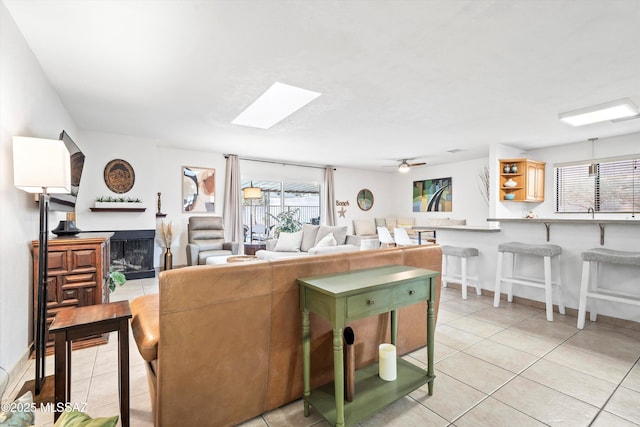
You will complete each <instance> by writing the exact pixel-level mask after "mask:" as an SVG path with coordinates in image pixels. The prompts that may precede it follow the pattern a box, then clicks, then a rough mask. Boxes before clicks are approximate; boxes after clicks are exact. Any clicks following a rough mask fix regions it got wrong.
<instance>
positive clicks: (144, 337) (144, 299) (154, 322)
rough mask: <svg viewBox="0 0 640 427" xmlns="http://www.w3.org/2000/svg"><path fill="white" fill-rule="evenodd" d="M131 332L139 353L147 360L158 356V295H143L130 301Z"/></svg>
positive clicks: (149, 360)
mask: <svg viewBox="0 0 640 427" xmlns="http://www.w3.org/2000/svg"><path fill="white" fill-rule="evenodd" d="M131 314H132V317H131V333H132V334H133V337H134V338H135V339H136V344H137V346H138V350H139V351H140V355H141V356H142V358H143V359H144V360H146V361H147V362H151V361H152V360H155V359H157V358H158V337H160V296H159V294H149V295H143V296H141V297H138V298H136V299H134V300H133V301H131Z"/></svg>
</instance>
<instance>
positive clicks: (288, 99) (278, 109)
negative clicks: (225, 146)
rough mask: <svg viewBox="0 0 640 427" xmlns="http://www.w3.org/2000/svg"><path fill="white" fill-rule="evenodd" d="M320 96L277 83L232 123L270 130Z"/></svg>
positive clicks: (316, 93)
mask: <svg viewBox="0 0 640 427" xmlns="http://www.w3.org/2000/svg"><path fill="white" fill-rule="evenodd" d="M320 95H322V94H321V93H318V92H313V91H310V90H307V89H301V88H299V87H295V86H290V85H287V84H284V83H280V82H275V83H274V84H273V85H271V87H270V88H269V89H267V91H266V92H264V93H263V94H262V95H260V96H259V97H258V99H256V100H255V101H254V102H253V104H251V105H249V106H248V107H247V108H246V109H245V110H244V111H243V112H242V113H240V115H239V116H238V117H236V118H235V119H234V120H233V122H231V123H233V124H235V125H242V126H249V127H254V128H259V129H269V128H270V127H271V126H273V125H275V124H276V123H278V122H280V121H281V120H283V119H285V118H286V117H289V116H290V115H291V114H293V113H295V112H296V111H298V110H299V109H300V108H302V107H304V106H305V105H307V104H308V103H310V102H311V101H313V100H314V99H316V98H317V97H319V96H320Z"/></svg>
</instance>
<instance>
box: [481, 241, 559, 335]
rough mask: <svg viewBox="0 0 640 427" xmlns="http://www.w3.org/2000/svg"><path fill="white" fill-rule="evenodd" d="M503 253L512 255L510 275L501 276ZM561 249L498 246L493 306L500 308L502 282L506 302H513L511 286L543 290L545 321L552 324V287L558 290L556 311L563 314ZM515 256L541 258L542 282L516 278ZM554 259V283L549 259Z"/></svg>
mask: <svg viewBox="0 0 640 427" xmlns="http://www.w3.org/2000/svg"><path fill="white" fill-rule="evenodd" d="M505 252H509V253H511V254H512V264H511V275H510V276H507V275H503V272H502V257H503V255H504V253H505ZM561 253H562V248H561V247H560V246H558V245H546V244H545V245H530V244H527V243H520V242H508V243H502V244H500V245H498V265H497V272H496V289H495V295H494V297H493V306H494V307H499V306H500V286H501V284H502V282H505V283H506V284H507V301H509V302H512V301H513V284H514V283H515V284H516V285H526V286H533V287H535V288H542V289H544V295H545V305H546V308H547V320H548V321H549V322H553V294H552V287H553V286H556V287H557V288H558V311H560V314H564V313H565V311H564V303H563V301H562V281H561V277H560V258H559V255H560V254H561ZM516 255H530V256H535V257H543V263H544V280H540V279H535V278H528V277H522V276H516ZM552 258H555V260H556V262H555V263H554V264H556V271H557V273H556V281H555V282H552V281H551V259H552Z"/></svg>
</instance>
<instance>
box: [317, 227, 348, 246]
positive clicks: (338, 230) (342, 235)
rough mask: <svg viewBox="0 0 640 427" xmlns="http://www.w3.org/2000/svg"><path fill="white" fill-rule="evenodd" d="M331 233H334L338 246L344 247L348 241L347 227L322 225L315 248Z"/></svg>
mask: <svg viewBox="0 0 640 427" xmlns="http://www.w3.org/2000/svg"><path fill="white" fill-rule="evenodd" d="M329 233H333V237H334V238H335V239H336V243H337V244H338V245H344V244H345V242H346V240H347V226H346V225H345V226H339V225H334V226H330V225H321V226H320V229H319V230H318V235H317V236H316V242H315V244H314V245H313V246H315V245H317V244H318V242H319V241H320V240H322V238H323V237H324V236H326V235H327V234H329Z"/></svg>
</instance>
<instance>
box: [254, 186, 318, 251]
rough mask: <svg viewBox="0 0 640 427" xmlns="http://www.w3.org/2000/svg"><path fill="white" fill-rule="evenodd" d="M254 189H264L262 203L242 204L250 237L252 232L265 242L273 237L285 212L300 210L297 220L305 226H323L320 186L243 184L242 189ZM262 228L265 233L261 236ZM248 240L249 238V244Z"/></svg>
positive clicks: (258, 201)
mask: <svg viewBox="0 0 640 427" xmlns="http://www.w3.org/2000/svg"><path fill="white" fill-rule="evenodd" d="M251 185H253V186H254V187H258V188H260V189H262V199H260V200H244V201H243V212H242V219H243V221H242V223H243V224H244V225H245V230H247V233H248V232H249V230H251V229H253V233H254V239H256V238H257V239H264V238H265V237H268V236H270V235H272V232H271V230H272V229H273V227H274V226H275V225H276V224H277V222H278V221H277V220H276V216H277V215H278V214H279V213H280V212H282V211H290V210H294V209H297V210H298V211H299V217H298V219H299V220H300V222H301V223H302V224H319V223H320V185H318V184H309V183H295V182H282V181H256V180H253V181H251V180H247V179H243V180H242V188H246V187H250V186H251ZM251 224H253V227H251ZM256 226H257V230H258V231H260V232H261V233H260V235H258V233H256ZM263 226H264V228H265V229H266V231H265V232H263V233H262V230H263ZM248 239H249V237H248V234H247V237H246V240H248Z"/></svg>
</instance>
